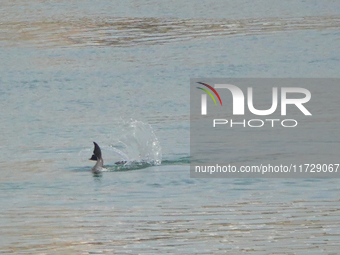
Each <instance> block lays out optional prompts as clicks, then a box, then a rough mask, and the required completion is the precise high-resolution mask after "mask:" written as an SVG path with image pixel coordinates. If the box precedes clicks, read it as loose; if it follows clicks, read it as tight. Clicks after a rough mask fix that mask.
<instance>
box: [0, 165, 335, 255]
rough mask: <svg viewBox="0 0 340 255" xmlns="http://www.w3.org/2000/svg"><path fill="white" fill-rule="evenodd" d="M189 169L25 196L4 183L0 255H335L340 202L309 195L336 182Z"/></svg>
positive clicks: (81, 180)
mask: <svg viewBox="0 0 340 255" xmlns="http://www.w3.org/2000/svg"><path fill="white" fill-rule="evenodd" d="M187 171H189V170H188V169H186V167H175V166H173V167H169V168H167V169H166V168H159V167H155V168H149V169H146V170H143V171H131V172H124V173H117V172H116V173H113V172H111V173H104V174H103V175H101V176H94V177H93V180H92V181H91V174H90V173H85V174H87V175H88V176H86V177H85V174H84V175H81V174H80V173H79V172H77V173H71V176H70V173H66V174H65V175H68V176H69V177H72V178H77V179H78V180H76V179H74V180H72V184H70V183H68V182H67V178H65V177H63V180H62V181H63V182H64V185H61V183H59V184H58V182H59V181H60V180H57V183H56V184H54V185H52V186H49V185H46V186H45V185H43V184H40V185H39V184H36V185H33V186H30V185H26V188H24V190H20V189H14V186H13V184H7V185H8V186H7V187H5V186H4V184H2V185H1V190H2V194H5V195H6V196H7V195H9V197H11V196H12V197H11V200H12V202H11V203H10V205H9V207H8V208H6V209H5V208H2V209H1V218H0V222H1V225H2V228H1V229H0V234H1V236H2V239H1V248H0V252H3V253H5V254H21V253H25V252H28V253H39V252H46V251H48V253H49V254H66V253H67V254H79V253H83V252H84V251H86V252H89V253H91V254H92V253H94V254H96V253H100V254H102V253H103V254H111V253H112V252H115V253H124V252H127V253H141V254H150V252H154V253H164V252H171V253H178V252H180V253H182V254H188V253H218V252H223V251H229V252H234V253H240V252H244V251H248V252H253V253H254V254H263V253H265V252H266V253H276V252H278V251H280V252H282V253H290V252H292V251H294V252H298V253H300V252H302V253H303V252H307V251H308V253H310V252H315V253H318V252H321V253H322V251H325V250H326V251H327V252H335V253H336V252H337V249H338V241H339V235H340V230H339V229H340V228H339V223H338V218H339V212H340V205H339V200H338V199H337V198H328V199H323V198H322V197H323V196H328V194H327V193H328V192H330V191H327V190H326V189H324V191H322V190H314V191H313V190H312V189H311V188H312V187H313V186H315V185H318V186H325V187H326V186H328V189H333V190H334V191H336V192H339V188H338V187H337V184H336V183H337V182H334V181H329V180H323V181H320V180H315V181H312V180H311V181H308V180H305V181H304V180H301V181H295V180H292V181H281V180H248V179H244V180H214V181H212V180H208V181H207V180H197V179H189V178H188V177H187V174H186V172H187ZM151 176H152V177H151ZM84 184H86V186H87V188H86V189H84ZM72 185H73V186H72ZM10 186H12V188H10ZM20 186H21V187H23V186H22V185H20ZM9 188H10V190H11V192H12V194H9V193H8V190H9ZM300 192H309V194H307V195H305V196H304V197H301V195H300V194H301V193H300ZM300 197H301V198H300ZM8 200H9V199H8ZM23 200H25V202H24V201H23ZM280 200H281V201H280ZM8 202H9V201H8ZM335 253H334V254H335Z"/></svg>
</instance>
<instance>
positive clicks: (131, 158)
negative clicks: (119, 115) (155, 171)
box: [111, 119, 162, 165]
mask: <svg viewBox="0 0 340 255" xmlns="http://www.w3.org/2000/svg"><path fill="white" fill-rule="evenodd" d="M120 133H121V134H119V136H120V138H119V140H118V141H117V143H116V144H113V145H111V149H112V150H113V151H114V152H115V153H117V154H118V155H120V156H121V157H122V160H123V161H127V164H129V163H131V162H135V163H147V164H150V165H160V164H161V162H162V148H161V146H160V143H159V141H158V139H157V137H156V135H155V133H154V131H153V129H152V127H151V125H150V124H147V123H144V122H142V121H138V120H132V119H131V120H130V121H128V122H125V123H123V125H122V127H121V131H120ZM118 148H119V149H118Z"/></svg>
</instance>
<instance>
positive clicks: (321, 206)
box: [0, 0, 340, 254]
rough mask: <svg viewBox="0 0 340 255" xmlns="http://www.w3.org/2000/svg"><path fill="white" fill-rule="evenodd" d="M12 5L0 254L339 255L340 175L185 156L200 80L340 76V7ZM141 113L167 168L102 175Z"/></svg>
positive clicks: (3, 62) (4, 36)
mask: <svg viewBox="0 0 340 255" xmlns="http://www.w3.org/2000/svg"><path fill="white" fill-rule="evenodd" d="M1 6H2V8H0V107H1V111H0V131H1V132H0V140H1V144H0V169H1V178H0V237H1V238H0V253H2V254H112V253H119V254H122V253H127V254H131V253H140V254H150V253H156V254H162V253H176V254H178V253H181V254H189V253H201V254H211V253H215V254H217V253H225V252H227V253H230V254H240V253H241V252H250V253H252V254H271V253H275V254H277V253H279V254H280V253H281V254H337V253H338V247H339V245H338V244H339V242H340V230H339V229H340V228H339V216H340V204H339V193H340V192H339V191H340V190H339V181H338V180H337V179H334V180H332V179H299V180H295V179H263V180H261V179H228V180H225V179H223V180H222V179H213V180H210V179H209V180H208V179H191V178H190V177H189V166H188V162H189V156H190V155H189V79H190V77H339V67H340V64H339V60H340V51H339V39H340V33H339V31H338V30H339V29H338V28H339V22H340V8H339V4H338V2H337V1H323V2H322V3H321V2H320V1H313V0H312V1H294V2H292V1H270V4H269V1H256V2H251V1H246V0H244V1H243V0H242V1H222V0H221V1H208V0H205V1H201V2H200V3H199V4H198V3H196V1H187V2H179V1H171V2H170V1H133V0H131V1H130V0H129V1H124V2H116V1H114V3H112V1H98V2H93V1H58V2H55V3H54V2H48V1H40V0H35V1H33V0H32V1H19V0H18V1H2V3H1ZM131 119H134V120H138V121H142V122H143V123H146V124H150V125H151V126H152V128H153V131H154V133H155V135H156V136H157V138H158V140H159V142H160V145H161V147H162V155H163V159H162V164H161V165H160V166H153V167H147V168H143V169H139V170H132V171H113V172H105V173H103V174H102V175H99V176H96V175H92V173H91V167H92V166H93V162H91V161H87V160H84V158H86V157H90V156H91V150H92V141H96V142H98V143H99V144H100V145H101V146H102V147H103V153H104V155H105V156H106V160H105V158H104V160H105V163H106V164H108V165H113V164H114V160H115V159H114V157H113V156H112V155H113V154H111V153H112V151H111V152H110V150H109V148H110V145H112V144H115V142H116V141H118V140H122V139H121V138H122V137H121V136H122V130H124V125H123V124H122V123H126V121H129V120H131ZM327 139H330V140H332V139H333V140H334V141H335V142H339V137H338V136H337V134H329V137H328V138H327ZM120 149H121V148H120ZM86 151H88V152H89V154H88V155H86V153H84V152H86ZM248 162H249V161H248Z"/></svg>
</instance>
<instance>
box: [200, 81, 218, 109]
mask: <svg viewBox="0 0 340 255" xmlns="http://www.w3.org/2000/svg"><path fill="white" fill-rule="evenodd" d="M197 83H199V84H201V85H204V86H206V87H207V88H209V89H211V91H212V92H214V93H215V95H216V96H217V98H218V100H220V104H221V106H222V100H221V98H220V95H219V94H218V93H217V91H216V90H215V89H214V88H213V87H211V86H210V85H208V84H206V83H203V82H197ZM197 88H198V89H201V90H203V91H205V92H206V93H207V94H208V95H209V96H210V97H211V98H212V99H213V100H214V103H215V105H217V103H216V100H215V98H214V96H213V94H211V92H210V91H209V90H207V89H203V88H200V87H197Z"/></svg>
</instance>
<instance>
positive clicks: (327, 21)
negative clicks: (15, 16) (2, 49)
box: [0, 16, 340, 47]
mask: <svg viewBox="0 0 340 255" xmlns="http://www.w3.org/2000/svg"><path fill="white" fill-rule="evenodd" d="M339 26H340V16H314V17H297V18H262V19H243V20H226V19H218V20H213V19H162V18H104V19H103V18H97V19H88V18H83V19H80V20H70V21H63V20H58V21H35V22H28V23H27V22H8V23H6V22H5V23H2V24H0V28H1V30H2V33H1V37H0V40H1V41H3V43H4V45H7V46H8V45H13V43H14V44H22V43H25V44H30V45H32V46H38V47H39V46H40V47H55V46H65V45H69V46H114V47H127V46H138V45H153V44H163V43H173V42H180V41H184V40H189V39H195V38H206V37H211V36H227V35H259V34H266V33H273V32H283V31H294V30H310V29H313V30H315V29H326V28H327V29H329V28H334V29H336V28H338V27H339Z"/></svg>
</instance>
